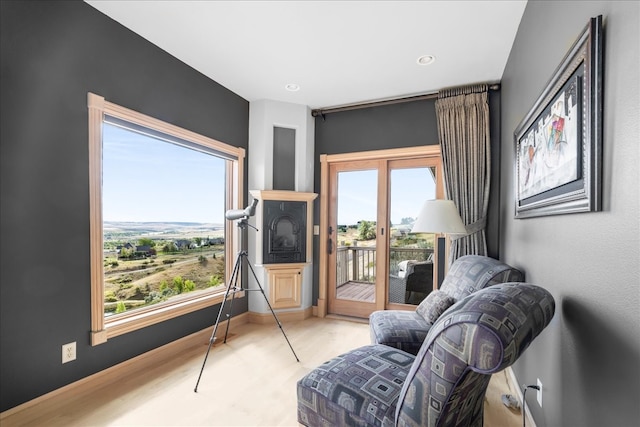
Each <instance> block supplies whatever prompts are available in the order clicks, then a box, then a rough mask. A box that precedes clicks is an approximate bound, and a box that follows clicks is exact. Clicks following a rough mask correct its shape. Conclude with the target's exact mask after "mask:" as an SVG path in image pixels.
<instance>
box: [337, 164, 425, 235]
mask: <svg viewBox="0 0 640 427" xmlns="http://www.w3.org/2000/svg"><path fill="white" fill-rule="evenodd" d="M377 176H378V174H377V171H375V170H365V171H353V172H341V173H340V175H339V176H338V224H341V225H353V224H356V223H357V222H358V221H360V220H367V221H375V220H376V203H377V202H376V199H377V197H378V189H377ZM435 197H436V191H435V184H434V182H433V178H431V173H430V172H429V170H428V169H427V168H411V169H392V170H391V223H392V224H393V225H396V224H399V223H400V221H401V220H402V218H405V217H412V218H416V217H417V216H418V213H419V211H420V208H421V207H422V205H423V203H424V201H425V200H428V199H435Z"/></svg>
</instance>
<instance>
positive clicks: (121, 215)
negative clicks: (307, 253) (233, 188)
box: [102, 123, 435, 225]
mask: <svg viewBox="0 0 640 427" xmlns="http://www.w3.org/2000/svg"><path fill="white" fill-rule="evenodd" d="M102 150H103V153H102V155H103V178H102V179H103V187H102V192H103V194H102V198H103V220H104V221H131V222H201V223H216V224H220V223H223V222H224V221H225V220H224V204H223V203H224V190H225V189H224V179H225V172H224V170H225V169H224V167H225V161H224V160H223V159H220V158H218V157H215V156H212V155H209V154H205V153H201V152H199V151H196V150H191V149H185V148H184V147H179V146H176V145H174V144H171V143H168V142H165V141H160V140H157V139H155V138H151V137H148V136H145V135H140V134H138V133H136V132H132V131H130V130H126V129H122V128H119V127H117V126H113V125H110V124H106V123H105V124H104V128H103V148H102ZM376 180H377V172H376V171H373V170H366V171H353V172H341V173H340V176H339V194H338V200H339V203H338V223H339V224H347V225H353V224H356V223H357V222H358V221H360V220H367V221H375V220H376V198H377V195H378V191H377V183H376ZM434 198H435V185H434V183H433V179H432V178H431V174H430V173H429V171H428V169H427V168H412V169H393V170H392V171H391V222H392V224H394V225H396V224H399V223H400V221H401V220H402V218H404V217H413V218H415V217H417V216H418V212H419V210H420V208H421V207H422V204H423V203H424V201H425V200H427V199H434Z"/></svg>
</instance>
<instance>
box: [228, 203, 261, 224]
mask: <svg viewBox="0 0 640 427" xmlns="http://www.w3.org/2000/svg"><path fill="white" fill-rule="evenodd" d="M257 205H258V199H253V203H251V205H250V206H247V207H246V208H244V209H229V210H228V211H227V213H225V214H224V217H225V218H227V219H228V220H229V221H235V220H236V219H249V217H251V216H254V215H255V214H256V206H257Z"/></svg>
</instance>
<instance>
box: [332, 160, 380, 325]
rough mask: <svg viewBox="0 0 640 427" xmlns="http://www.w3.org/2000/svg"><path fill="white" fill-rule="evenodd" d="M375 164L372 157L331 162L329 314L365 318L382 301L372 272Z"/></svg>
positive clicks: (377, 180)
mask: <svg viewBox="0 0 640 427" xmlns="http://www.w3.org/2000/svg"><path fill="white" fill-rule="evenodd" d="M379 170H380V168H379V162H377V161H373V162H372V161H355V162H349V163H347V164H340V165H333V166H332V167H331V172H330V174H331V184H330V187H331V190H330V193H331V196H330V199H331V207H330V212H329V225H330V229H331V230H333V232H332V233H331V232H330V234H331V236H332V244H331V248H330V250H329V252H330V262H329V270H328V294H329V299H328V304H329V312H330V313H333V314H341V315H345V316H354V317H363V318H366V317H368V316H369V314H370V313H371V312H373V311H375V310H376V305H380V306H382V305H383V304H384V303H383V302H382V301H383V300H384V294H383V292H382V290H383V289H384V282H383V281H379V279H378V277H377V274H376V261H377V259H378V257H379V256H380V251H377V245H378V244H379V242H380V240H379V237H378V236H377V224H378V216H379V215H380V212H379V200H378V199H379V192H380V191H379V189H380V185H381V184H380V173H379ZM382 259H385V257H384V255H383V258H382ZM382 267H383V268H382V269H383V270H384V269H385V268H384V267H386V266H385V265H384V264H383V266H382ZM381 279H384V277H383V278H381ZM378 293H379V294H378ZM377 302H379V304H377Z"/></svg>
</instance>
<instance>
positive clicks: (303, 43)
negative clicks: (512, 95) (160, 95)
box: [86, 0, 526, 108]
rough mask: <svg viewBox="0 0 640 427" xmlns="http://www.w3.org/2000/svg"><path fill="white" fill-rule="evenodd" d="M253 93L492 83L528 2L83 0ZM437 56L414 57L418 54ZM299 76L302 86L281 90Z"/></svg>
mask: <svg viewBox="0 0 640 427" xmlns="http://www.w3.org/2000/svg"><path fill="white" fill-rule="evenodd" d="M86 2H87V3H88V4H90V5H91V6H93V7H95V8H96V9H98V10H100V11H101V12H103V13H105V14H106V15H108V16H110V17H111V18H113V19H114V20H116V21H118V22H120V23H121V24H122V25H124V26H125V27H128V28H129V29H131V30H133V31H134V32H136V33H137V34H139V35H141V36H142V37H144V38H145V39H147V40H149V41H150V42H152V43H153V44H155V45H157V46H159V47H160V48H162V49H163V50H165V51H166V52H168V53H170V54H171V55H173V56H175V57H176V58H178V59H180V60H181V61H182V62H184V63H186V64H188V65H190V66H191V67H193V68H194V69H196V70H198V71H200V72H201V73H203V74H204V75H206V76H208V77H210V78H211V79H213V80H215V81H216V82H218V83H220V84H221V85H223V86H225V87H226V88H228V89H230V90H232V91H233V92H235V93H236V94H238V95H240V96H242V97H243V98H245V99H247V100H248V101H256V100H260V99H271V100H276V101H283V102H292V103H296V104H303V105H308V106H310V107H311V108H323V107H335V106H341V105H348V104H353V103H360V102H369V101H378V100H384V99H391V98H398V97H404V96H412V95H419V94H425V93H432V92H436V91H437V90H439V89H443V88H445V87H451V86H458V85H464V84H473V83H485V82H487V83H494V82H497V81H499V80H500V79H501V78H502V73H503V71H504V67H505V64H506V62H507V58H508V56H509V52H510V50H511V46H512V44H513V41H514V38H515V34H516V31H517V29H518V26H519V24H520V20H521V18H522V14H523V13H524V9H525V6H526V1H515V0H499V1H479V0H478V1H473V0H472V1H167V0H162V1H149V0H142V1H131V0H130V1H122V0H115V1H111V0H86ZM427 54H429V55H435V57H436V61H435V62H434V63H433V64H431V65H427V66H424V65H422V66H421V65H418V64H417V62H416V60H417V58H418V57H419V56H421V55H427ZM289 83H295V84H298V85H299V86H300V90H299V91H297V92H289V91H286V90H285V85H287V84H289Z"/></svg>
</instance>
